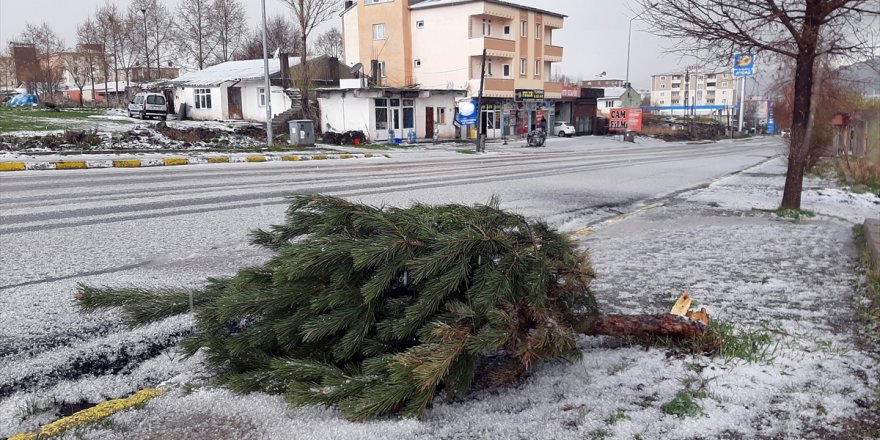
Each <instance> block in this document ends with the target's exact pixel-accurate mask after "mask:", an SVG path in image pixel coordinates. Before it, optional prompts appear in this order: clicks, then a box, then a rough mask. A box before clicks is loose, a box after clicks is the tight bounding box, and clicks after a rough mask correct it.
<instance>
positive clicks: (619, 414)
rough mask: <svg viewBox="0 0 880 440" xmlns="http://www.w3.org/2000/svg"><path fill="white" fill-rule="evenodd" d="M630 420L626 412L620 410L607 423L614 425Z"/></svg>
mask: <svg viewBox="0 0 880 440" xmlns="http://www.w3.org/2000/svg"><path fill="white" fill-rule="evenodd" d="M629 419H630V418H629V416H628V415H626V411H624V410H623V409H622V408H618V409H617V411H615V412H614V414H611V416H610V417H608V420H606V421H605V422H606V423H607V424H609V425H614V424H616V423H617V422H622V421H624V420H629Z"/></svg>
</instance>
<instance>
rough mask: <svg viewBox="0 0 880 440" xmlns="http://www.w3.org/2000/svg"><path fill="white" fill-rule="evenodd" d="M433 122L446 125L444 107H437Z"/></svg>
mask: <svg viewBox="0 0 880 440" xmlns="http://www.w3.org/2000/svg"><path fill="white" fill-rule="evenodd" d="M434 122H436V123H437V124H440V125H443V124H446V107H437V117H435V118H434Z"/></svg>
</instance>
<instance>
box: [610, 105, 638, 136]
mask: <svg viewBox="0 0 880 440" xmlns="http://www.w3.org/2000/svg"><path fill="white" fill-rule="evenodd" d="M608 131H615V132H625V131H636V132H639V131H642V109H639V108H613V109H611V118H609V119H608Z"/></svg>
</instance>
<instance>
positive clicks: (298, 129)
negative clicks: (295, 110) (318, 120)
mask: <svg viewBox="0 0 880 440" xmlns="http://www.w3.org/2000/svg"><path fill="white" fill-rule="evenodd" d="M289 125H290V144H291V145H315V124H314V123H313V122H312V120H311V119H294V120H292V121H290V123H289Z"/></svg>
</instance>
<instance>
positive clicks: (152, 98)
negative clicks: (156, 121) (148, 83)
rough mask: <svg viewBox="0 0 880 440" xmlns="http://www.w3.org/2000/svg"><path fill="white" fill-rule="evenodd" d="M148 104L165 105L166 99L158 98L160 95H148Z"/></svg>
mask: <svg viewBox="0 0 880 440" xmlns="http://www.w3.org/2000/svg"><path fill="white" fill-rule="evenodd" d="M147 104H152V105H165V97H164V96H158V95H148V96H147Z"/></svg>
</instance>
